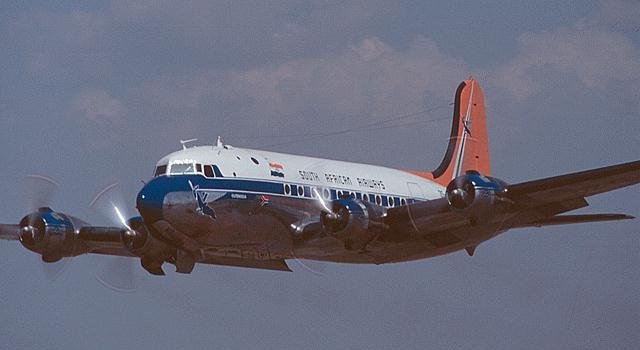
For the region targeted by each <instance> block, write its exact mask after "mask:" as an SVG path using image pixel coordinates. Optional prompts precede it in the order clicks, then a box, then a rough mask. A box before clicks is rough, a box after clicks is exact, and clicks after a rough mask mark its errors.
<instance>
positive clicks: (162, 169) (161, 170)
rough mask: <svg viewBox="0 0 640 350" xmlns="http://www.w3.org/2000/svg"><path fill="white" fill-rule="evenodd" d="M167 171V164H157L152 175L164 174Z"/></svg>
mask: <svg viewBox="0 0 640 350" xmlns="http://www.w3.org/2000/svg"><path fill="white" fill-rule="evenodd" d="M166 173H167V166H166V165H159V166H157V167H156V173H155V174H154V176H156V177H157V176H160V175H164V174H166Z"/></svg>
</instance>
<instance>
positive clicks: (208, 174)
mask: <svg viewBox="0 0 640 350" xmlns="http://www.w3.org/2000/svg"><path fill="white" fill-rule="evenodd" d="M204 176H206V177H214V174H213V167H212V166H211V165H205V166H204Z"/></svg>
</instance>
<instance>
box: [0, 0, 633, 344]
mask: <svg viewBox="0 0 640 350" xmlns="http://www.w3.org/2000/svg"><path fill="white" fill-rule="evenodd" d="M638 18H640V5H639V4H638V3H637V2H634V1H621V0H616V1H564V2H561V3H556V2H551V1H542V2H535V3H533V2H529V1H486V2H473V3H471V4H469V3H468V2H463V1H446V2H429V3H427V2H423V1H399V2H396V1H377V0H371V1H352V2H342V1H340V2H338V1H327V2H322V3H320V2H313V3H312V2H303V1H279V2H259V1H255V2H253V1H251V2H249V1H246V2H243V1H230V2H211V1H200V0H195V1H188V2H170V1H160V0H158V1H102V2H95V3H92V4H90V5H88V4H86V3H85V2H65V3H64V4H58V3H51V2H40V1H30V2H15V3H14V2H5V3H2V4H1V5H0V30H1V32H2V34H3V35H1V36H0V50H1V52H2V54H0V63H1V64H0V77H1V81H2V85H1V88H0V149H1V150H2V151H0V159H1V160H2V161H3V164H4V167H3V169H5V170H4V171H2V172H0V190H1V191H2V193H3V199H4V200H3V204H2V210H1V211H0V222H4V223H12V222H17V221H18V220H19V218H20V217H21V216H23V215H24V214H25V213H26V211H27V210H28V202H27V200H25V188H24V186H23V184H24V179H23V177H24V175H26V174H33V173H37V174H46V175H49V176H51V177H53V178H55V179H56V180H57V181H58V182H59V183H60V186H59V189H60V191H59V192H58V194H57V196H56V197H55V199H54V202H53V204H54V206H55V208H56V209H59V210H62V211H64V212H69V213H73V214H74V215H78V216H80V217H83V218H85V219H87V220H89V221H91V222H93V223H95V224H109V223H110V221H109V219H108V218H105V217H104V216H103V215H101V214H100V213H97V212H96V211H95V210H91V209H90V208H88V203H89V202H90V200H91V198H93V196H94V195H95V194H96V193H97V192H99V191H100V189H102V188H104V187H105V186H106V185H108V184H110V183H113V182H116V181H117V182H119V183H120V186H119V188H118V191H119V192H120V193H121V195H120V196H121V198H123V205H124V207H125V208H126V211H127V213H128V214H129V215H134V214H135V208H134V199H135V194H136V193H137V191H138V190H139V188H140V187H141V183H140V180H146V179H148V178H149V176H150V175H151V173H152V170H153V166H154V164H155V162H156V160H157V159H159V158H161V157H162V156H163V155H165V154H166V153H169V152H171V151H174V150H176V149H178V147H179V143H178V141H179V140H180V139H188V138H193V137H196V138H198V139H200V141H201V142H204V143H213V142H214V141H215V138H216V137H217V136H218V135H222V136H223V137H224V138H225V141H226V142H228V143H230V144H232V145H237V146H245V147H255V148H266V149H269V150H274V151H280V152H291V153H299V154H306V155H313V156H320V157H327V158H335V159H341V160H351V161H359V162H366V163H373V164H380V165H387V166H392V167H398V168H403V169H416V170H418V169H420V170H424V169H433V168H434V167H435V166H436V165H437V164H438V162H439V161H440V159H441V157H442V154H443V152H444V150H445V148H446V138H447V136H448V134H449V124H450V121H449V120H443V119H442V118H443V117H444V118H446V117H448V116H450V115H451V108H452V107H451V106H450V103H451V102H452V99H453V93H454V91H455V88H456V86H457V84H458V83H459V82H460V81H461V80H463V79H465V78H466V77H467V76H468V75H469V74H473V75H474V76H475V77H476V78H477V80H478V81H479V83H480V84H481V85H482V87H483V90H484V94H485V101H486V105H487V116H488V124H489V135H490V152H491V158H492V169H493V175H495V176H497V177H500V178H503V179H505V180H506V181H508V182H519V181H524V180H529V179H534V178H539V177H545V176H551V175H556V174H559V173H566V172H571V171H577V170H583V169H588V168H593V167H598V166H605V165H609V164H614V163H619V162H625V161H631V160H636V159H638V150H640V137H638V133H639V132H640V121H639V112H640V93H638V88H637V87H636V86H635V85H634V84H637V82H638V80H639V78H640V21H638ZM425 110H428V111H429V112H425V113H421V114H417V115H416V116H415V117H411V118H408V119H406V120H405V121H404V122H403V123H390V124H387V125H391V126H393V127H390V128H386V129H376V130H364V131H361V132H354V133H347V134H336V135H330V136H327V137H323V138H304V137H297V136H296V135H299V134H305V133H314V132H319V133H332V132H337V131H340V130H345V129H352V128H356V127H358V126H361V125H368V124H371V123H375V122H381V121H384V120H386V119H389V118H392V117H395V116H399V115H405V114H413V113H416V112H420V111H425ZM400 124H406V125H400ZM639 194H640V190H639V188H638V186H636V187H632V188H627V189H624V190H620V191H617V192H613V193H609V194H605V195H601V196H599V197H594V198H592V199H590V200H589V202H590V203H591V207H589V208H587V209H585V210H583V211H584V212H625V213H628V214H631V215H635V216H640V199H639V198H640V196H639ZM637 227H638V225H637V220H636V221H627V222H621V223H613V224H589V225H576V226H571V227H557V228H545V229H526V230H525V229H523V230H516V231H512V232H509V233H506V234H504V235H502V236H500V237H498V238H496V239H494V240H492V241H489V242H487V243H485V244H483V245H482V246H480V247H479V248H478V250H477V252H476V255H475V256H474V257H473V258H469V257H467V256H466V254H465V253H463V252H460V253H456V254H451V255H448V256H444V257H439V258H435V259H430V260H424V261H418V262H412V263H406V264H398V265H388V266H352V265H335V264H323V265H314V266H315V267H316V268H318V269H321V270H322V271H323V272H324V275H323V276H317V275H315V274H312V273H309V272H307V271H305V270H304V268H301V267H300V266H298V265H295V264H296V263H295V262H294V263H293V267H294V268H297V272H296V273H293V274H282V273H274V272H264V271H250V270H241V269H234V268H223V267H210V266H199V267H198V268H197V269H196V271H195V272H194V274H192V275H190V276H182V275H178V274H174V273H171V274H169V276H167V277H166V278H163V279H158V278H153V277H150V276H146V275H145V273H144V272H143V271H142V269H141V268H137V267H136V274H137V276H138V277H137V282H138V288H137V289H136V291H135V293H131V294H123V293H118V292H115V291H112V290H110V289H107V288H105V287H103V286H102V285H101V284H100V283H99V282H98V281H97V280H96V279H95V277H94V276H95V274H96V273H98V272H99V271H100V270H101V269H103V268H104V265H105V260H106V258H104V257H95V256H84V257H79V258H77V259H74V260H73V261H72V262H71V263H70V264H68V265H67V266H66V268H65V270H64V271H63V273H62V274H60V275H59V276H58V277H57V278H56V279H55V280H54V281H47V280H46V279H45V278H44V274H43V273H42V267H41V262H40V259H39V257H38V256H36V255H34V254H32V253H30V252H28V251H26V250H25V249H23V248H22V247H21V246H19V245H18V244H15V243H12V242H0V251H1V254H0V262H1V263H2V264H3V266H4V269H3V272H2V273H0V278H2V280H3V282H2V285H1V286H0V300H1V301H0V319H1V320H2V321H3V324H4V326H3V327H1V329H0V341H1V342H2V343H4V344H9V345H10V347H11V348H16V349H20V348H33V347H36V346H38V347H45V348H67V349H76V348H86V347H88V346H91V347H95V348H113V347H116V346H120V347H127V348H129V347H134V346H138V347H151V346H153V347H156V348H159V349H163V348H173V347H176V346H180V347H187V348H192V347H193V348H195V347H203V346H207V347H212V346H215V347H224V348H246V347H250V346H264V347H268V348H269V347H271V348H273V347H280V348H301V347H302V348H318V349H324V348H368V349H387V348H391V347H398V348H409V349H412V348H416V349H418V348H425V347H427V346H428V347H432V348H451V347H456V348H465V349H466V348H498V349H507V348H509V349H510V348H514V347H517V348H525V349H526V348H532V349H533V348H540V347H546V348H567V347H571V348H587V349H588V348H594V349H595V348H598V349H600V348H603V347H605V348H619V349H625V348H628V349H631V348H635V347H636V346H637V344H638V343H640V335H639V334H638V332H637V330H638V329H640V303H639V301H638V298H637V291H638V290H640V273H639V270H638V268H637V267H638V266H639V263H640V245H639V241H638V233H639V232H638V228H637ZM71 330H73V331H71Z"/></svg>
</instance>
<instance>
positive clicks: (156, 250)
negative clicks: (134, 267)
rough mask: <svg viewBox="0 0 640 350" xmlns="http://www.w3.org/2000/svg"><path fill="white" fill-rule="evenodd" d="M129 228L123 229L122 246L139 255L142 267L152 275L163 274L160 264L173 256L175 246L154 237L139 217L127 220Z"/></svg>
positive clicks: (174, 254)
mask: <svg viewBox="0 0 640 350" xmlns="http://www.w3.org/2000/svg"><path fill="white" fill-rule="evenodd" d="M129 227H130V228H131V230H123V231H122V233H121V240H122V243H123V244H124V246H125V247H126V248H127V249H128V250H129V252H131V254H134V255H135V256H138V257H140V262H141V264H142V267H144V268H145V269H146V270H147V271H149V272H150V273H152V274H154V275H164V272H163V271H162V264H163V263H164V262H165V261H168V260H170V259H172V258H175V256H176V253H175V248H172V247H170V246H169V245H167V244H166V243H164V242H162V241H160V240H159V239H157V238H155V237H154V236H153V235H152V234H151V233H150V232H149V230H148V229H147V226H146V225H145V224H144V222H143V221H142V218H141V217H135V218H132V219H130V220H129Z"/></svg>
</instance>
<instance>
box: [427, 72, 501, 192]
mask: <svg viewBox="0 0 640 350" xmlns="http://www.w3.org/2000/svg"><path fill="white" fill-rule="evenodd" d="M467 170H476V171H478V172H480V173H481V174H483V175H490V171H491V170H490V167H489V142H488V138H487V121H486V116H485V113H484V96H483V95H482V89H480V85H478V83H477V82H476V81H475V80H474V79H473V77H469V78H468V79H467V80H465V81H463V82H462V83H460V85H459V86H458V90H457V91H456V97H455V102H454V108H453V123H452V125H451V136H450V137H449V146H448V147H447V152H446V153H445V156H444V159H443V160H442V163H440V166H438V168H437V169H436V170H434V171H433V172H432V173H431V175H432V176H433V179H434V180H435V181H436V182H438V183H440V184H442V185H445V186H446V184H448V183H449V181H451V180H452V179H454V178H456V177H457V176H458V175H461V174H464V172H465V171H467Z"/></svg>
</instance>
